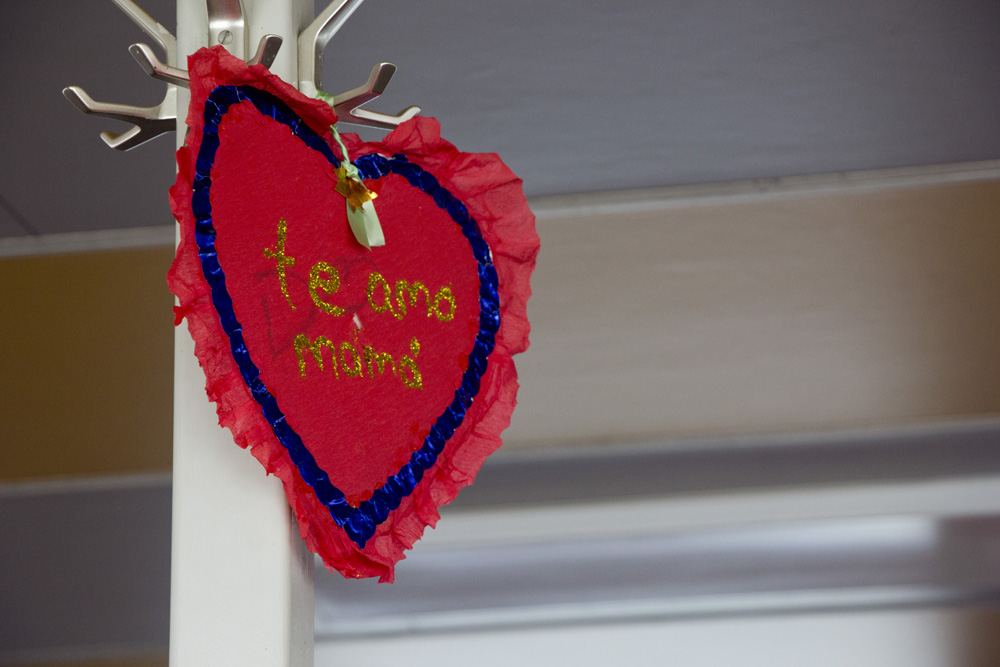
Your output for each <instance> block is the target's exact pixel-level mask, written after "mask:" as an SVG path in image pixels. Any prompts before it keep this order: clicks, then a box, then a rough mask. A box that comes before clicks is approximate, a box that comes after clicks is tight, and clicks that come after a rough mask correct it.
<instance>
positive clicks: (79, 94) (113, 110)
mask: <svg viewBox="0 0 1000 667" xmlns="http://www.w3.org/2000/svg"><path fill="white" fill-rule="evenodd" d="M63 95H65V96H66V99H68V100H69V101H70V102H72V103H73V106H75V107H76V108H77V109H79V110H80V111H82V112H83V113H85V114H87V115H91V116H98V117H100V118H110V119H112V120H123V121H125V122H126V123H132V124H133V127H132V128H130V129H128V130H126V131H125V132H122V133H121V134H118V133H115V132H101V139H103V140H104V143H106V144H107V145H108V146H111V148H114V149H115V150H119V151H127V150H129V149H130V148H135V147H136V146H138V145H140V144H144V143H146V142H147V141H149V140H150V139H155V138H156V137H158V136H160V135H161V134H165V133H167V132H173V131H174V130H175V129H176V127H177V119H176V117H175V116H174V114H173V113H172V112H169V111H167V110H168V109H172V108H173V107H174V100H175V99H176V96H177V91H176V90H175V89H174V88H170V89H168V90H167V96H166V97H165V98H164V100H163V102H161V103H160V104H159V105H157V106H155V107H134V106H130V105H127V104H108V103H106V102H96V101H94V99H93V98H91V97H90V95H88V94H87V93H86V92H84V90H83V89H82V88H80V87H78V86H69V87H67V88H64V89H63Z"/></svg>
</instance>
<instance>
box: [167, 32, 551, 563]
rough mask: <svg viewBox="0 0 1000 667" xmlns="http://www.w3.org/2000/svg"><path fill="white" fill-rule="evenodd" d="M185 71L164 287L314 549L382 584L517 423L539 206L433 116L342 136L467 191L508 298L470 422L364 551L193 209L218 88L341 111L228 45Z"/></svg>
mask: <svg viewBox="0 0 1000 667" xmlns="http://www.w3.org/2000/svg"><path fill="white" fill-rule="evenodd" d="M188 72H189V73H190V75H191V98H192V103H191V106H190V110H189V115H188V119H187V124H188V126H189V128H190V130H189V133H188V136H187V139H186V141H185V145H184V146H183V147H182V148H180V150H178V151H177V165H178V176H177V181H176V183H175V184H174V186H173V187H172V188H171V189H170V205H171V209H172V210H173V213H174V216H175V217H176V218H177V220H178V223H179V224H180V231H181V240H180V244H179V245H178V248H177V256H176V258H175V259H174V262H173V264H172V266H171V267H170V271H169V272H168V274H167V284H168V285H169V287H170V290H171V291H172V292H173V293H174V294H175V295H176V296H177V299H178V302H179V304H180V305H178V306H177V307H176V308H175V315H176V321H175V323H176V324H180V322H181V320H182V319H185V318H186V319H187V321H188V330H189V331H190V333H191V337H192V338H193V339H194V342H195V354H196V356H197V357H198V361H199V363H200V364H201V367H202V369H204V371H205V377H206V386H205V390H206V393H207V394H208V396H209V398H210V399H211V400H212V401H214V402H215V404H216V411H217V413H218V416H219V423H220V424H221V425H222V426H224V427H226V428H228V429H230V430H231V431H232V433H233V437H234V439H235V441H236V443H237V444H238V445H239V446H240V447H243V448H248V447H249V449H250V451H251V453H252V454H253V455H254V456H255V457H256V458H257V460H258V461H260V463H261V464H262V465H263V466H264V469H265V470H266V472H268V473H270V474H274V475H276V476H277V477H278V478H280V479H281V481H282V483H283V484H284V488H285V495H286V496H287V497H288V502H289V504H290V505H291V507H292V509H293V510H294V512H295V516H296V518H297V519H298V524H299V532H300V533H301V535H302V538H303V539H304V540H305V541H306V544H307V545H308V546H309V548H310V549H311V550H312V551H314V552H315V553H317V554H319V555H320V556H321V557H322V559H323V562H324V563H326V565H327V567H329V568H331V569H335V570H337V571H339V572H341V573H342V574H343V575H344V576H347V577H375V576H377V577H379V578H380V581H383V582H391V581H392V580H393V576H394V567H395V564H396V563H397V562H398V561H399V560H401V559H403V558H405V554H404V552H405V551H406V550H407V549H410V548H411V547H412V546H413V544H414V543H415V542H416V541H417V540H418V539H420V536H421V535H422V533H423V531H424V528H425V527H427V526H431V527H433V526H434V525H435V524H436V523H437V520H438V518H439V516H440V515H439V514H438V508H439V507H440V506H442V505H444V504H445V503H448V502H450V501H451V500H453V499H454V498H455V496H456V495H458V492H459V490H460V489H461V488H462V487H463V486H465V485H467V484H471V483H472V481H473V479H474V478H475V476H476V473H477V472H478V471H479V468H480V467H481V466H482V464H483V462H484V461H485V460H486V457H488V456H489V455H490V454H491V453H493V452H494V451H495V450H496V449H497V448H498V447H499V446H500V444H501V440H500V434H501V432H502V431H503V430H504V429H505V428H506V427H507V426H508V425H509V424H510V418H511V414H512V413H513V411H514V406H515V405H516V403H517V398H516V397H517V389H518V384H517V372H516V370H515V368H514V362H513V359H512V358H511V357H512V355H514V354H517V353H518V352H522V351H524V350H525V349H527V347H528V333H529V328H530V327H529V324H528V318H527V312H526V306H527V301H528V297H529V296H530V295H531V288H530V284H529V280H530V276H531V272H532V270H533V269H534V266H535V256H536V255H537V253H538V248H539V240H538V235H537V234H536V233H535V219H534V215H533V214H532V213H531V211H530V210H529V209H528V204H527V200H526V199H525V197H524V194H523V191H522V187H521V180H520V179H519V178H517V177H516V176H515V175H514V173H513V172H512V171H511V170H510V169H509V168H508V167H507V166H506V165H504V164H503V162H501V161H500V158H499V157H498V156H497V155H495V154H477V153H462V152H459V151H458V150H457V149H456V148H455V147H454V146H453V145H452V144H450V143H448V142H447V141H445V140H444V139H442V138H441V132H440V125H439V123H438V122H437V121H436V120H435V119H433V118H426V117H417V118H414V119H413V120H410V121H407V122H406V123H404V124H402V125H400V126H399V128H397V129H396V130H394V131H392V132H390V133H389V134H388V135H387V136H386V137H385V138H384V139H383V140H382V141H381V142H372V143H364V142H362V141H361V140H360V139H359V138H358V137H357V135H354V134H345V135H343V139H344V142H345V144H346V145H347V148H348V151H349V153H350V154H351V155H352V156H358V155H363V154H366V153H372V152H378V153H381V154H383V155H386V156H391V155H393V154H396V153H405V154H406V155H407V157H408V159H409V160H410V161H411V162H414V163H416V164H418V165H420V166H421V167H422V168H423V169H424V170H426V171H427V172H429V173H431V174H433V175H434V176H435V177H436V178H437V179H438V181H439V182H440V183H441V185H443V186H444V187H445V188H446V189H448V190H449V191H451V192H452V193H453V194H455V195H456V196H457V197H459V199H461V200H462V202H463V203H464V204H465V205H466V207H467V208H468V209H469V212H470V213H471V214H472V216H473V217H474V218H475V219H476V221H477V222H478V223H479V227H480V230H481V232H482V235H483V238H484V239H485V240H486V241H487V243H489V245H490V248H491V249H492V252H493V263H494V266H495V267H496V269H497V274H498V277H499V287H500V304H501V310H500V312H501V316H500V322H501V324H500V330H499V332H498V333H497V336H496V346H495V347H494V349H493V352H492V353H491V354H490V357H489V364H488V367H487V370H486V372H485V374H484V375H483V377H482V380H481V382H480V390H479V394H478V395H477V397H476V399H475V401H474V402H473V404H472V406H471V407H470V408H469V410H468V411H467V413H466V416H465V420H464V422H463V424H462V427H461V428H460V429H458V430H457V431H456V432H455V435H454V436H452V439H451V440H450V441H449V442H448V444H447V445H446V447H445V449H444V451H443V452H442V453H441V455H440V456H439V457H438V460H437V463H436V464H435V465H434V466H433V467H432V468H431V469H430V470H428V471H427V472H426V473H425V474H424V477H423V479H422V480H421V482H420V483H419V484H418V485H417V487H416V489H415V490H414V491H413V493H412V494H410V495H409V496H407V497H405V498H404V499H403V501H402V503H401V504H400V506H399V508H398V509H396V510H395V511H393V512H392V513H391V514H390V516H389V518H388V519H387V520H386V521H385V522H384V523H382V524H381V525H380V526H379V527H378V528H377V530H376V532H375V535H374V536H373V537H372V538H371V539H370V540H369V541H368V543H367V545H366V546H365V548H364V549H359V548H358V547H357V545H356V544H354V543H353V542H352V541H351V540H350V539H349V538H348V537H347V535H346V534H345V533H344V531H343V530H342V529H341V528H340V527H339V526H337V525H336V523H335V522H334V521H333V519H332V518H331V516H330V513H329V511H328V510H327V508H326V507H324V506H323V505H322V504H321V503H320V502H319V501H318V500H317V499H316V496H315V494H314V493H313V490H312V488H311V487H309V486H308V485H307V484H306V483H305V482H304V481H303V479H302V478H301V476H300V475H299V472H298V470H297V468H296V467H295V465H294V464H293V463H292V461H291V458H290V457H289V455H288V452H287V451H286V450H285V448H284V447H283V446H282V444H281V443H280V442H279V441H278V439H277V438H276V437H275V435H274V433H273V432H272V430H271V427H270V425H269V424H268V423H267V421H266V419H265V418H264V416H263V414H262V413H261V410H260V406H259V405H258V404H257V403H256V401H254V399H253V397H252V396H251V394H250V391H249V389H248V388H247V386H246V384H245V383H244V381H243V378H242V376H241V375H240V372H239V369H238V368H237V366H236V362H235V361H234V360H233V357H232V354H231V352H230V349H229V340H228V338H227V337H226V334H225V332H224V331H223V329H222V325H221V324H220V322H219V316H218V314H217V313H216V311H215V307H214V306H213V304H212V297H211V292H210V288H209V285H208V283H207V282H206V280H205V278H204V276H203V274H202V270H201V262H200V259H199V257H198V248H197V245H196V242H195V238H194V233H195V217H194V212H193V211H192V208H191V195H192V179H193V176H194V173H195V160H196V158H197V151H198V147H199V146H200V144H201V138H202V130H203V127H204V118H203V116H202V114H203V108H204V103H205V100H206V98H207V97H208V95H209V93H211V91H212V90H213V89H214V88H215V87H216V86H218V85H252V86H255V87H257V88H260V89H262V90H266V91H268V92H270V93H272V94H274V95H276V96H278V97H280V98H281V99H282V100H284V101H285V102H286V103H287V104H288V105H289V106H290V107H291V108H292V110H293V111H295V112H296V113H297V114H298V115H299V116H300V117H301V118H302V119H303V120H304V121H305V122H306V123H307V124H308V125H309V127H310V128H312V130H313V131H314V132H316V133H317V134H319V135H320V136H323V137H325V138H329V134H330V132H329V126H330V125H331V124H332V123H334V122H336V116H334V114H333V112H332V110H331V109H330V107H329V106H328V105H327V104H325V103H324V102H321V101H318V100H314V99H311V98H308V97H305V96H304V95H302V94H300V93H299V92H298V91H297V90H295V89H294V88H292V87H291V86H290V85H288V84H286V83H285V82H284V81H282V80H281V79H279V78H278V77H276V76H274V75H272V74H271V73H270V72H269V71H268V70H267V69H266V68H264V67H262V66H260V65H255V66H251V67H247V66H246V65H245V64H244V63H243V62H242V61H241V60H238V59H237V58H234V57H232V56H230V55H229V54H228V53H227V52H226V51H225V50H224V49H223V48H222V47H215V48H213V49H202V50H201V51H198V52H197V53H195V54H194V55H193V56H191V57H190V58H189V61H188ZM278 400H279V402H280V397H278ZM306 445H307V446H308V443H306Z"/></svg>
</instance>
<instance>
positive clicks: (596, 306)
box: [0, 182, 1000, 479]
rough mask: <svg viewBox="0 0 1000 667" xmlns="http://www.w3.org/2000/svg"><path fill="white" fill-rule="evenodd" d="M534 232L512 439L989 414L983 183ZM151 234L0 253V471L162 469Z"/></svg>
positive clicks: (986, 193)
mask: <svg viewBox="0 0 1000 667" xmlns="http://www.w3.org/2000/svg"><path fill="white" fill-rule="evenodd" d="M539 231H540V234H541V236H542V243H543V246H542V254H541V256H540V258H539V264H538V270H537V272H536V274H535V278H534V281H533V285H534V297H533V299H532V303H531V306H530V313H531V317H532V323H533V331H532V349H531V350H530V351H529V352H528V353H527V354H526V355H524V356H523V357H521V358H520V359H519V361H518V368H519V372H520V377H521V383H522V388H521V393H520V406H519V408H518V411H517V412H516V413H515V415H514V422H513V424H512V426H511V428H510V429H509V430H508V431H507V433H506V438H505V440H506V442H507V444H508V446H509V447H511V448H524V447H532V446H538V445H555V444H577V443H580V444H583V443H605V442H618V441H635V440H643V439H675V438H690V437H702V436H719V435H723V436H724V435H728V434H743V433H767V432H776V431H814V430H821V429H835V428H845V427H866V426H885V425H897V424H904V423H912V422H925V421H935V420H941V419H950V418H962V417H970V416H973V417H981V416H994V415H997V414H1000V337H998V335H997V333H996V332H997V331H998V328H1000V299H998V298H997V296H998V295H1000V259H998V257H1000V182H985V183H973V184H968V183H966V184H955V185H942V186H934V187H921V188H903V189H895V190H884V191H877V192H866V193H858V192H851V193H842V194H826V195H809V196H805V195H802V196H797V197H788V198H784V199H774V200H770V201H756V202H749V203H747V202H741V203H730V204H715V205H702V206H685V207H676V208H669V207H668V208H665V209H663V210H658V211H652V212H645V213H621V214H618V215H594V216H582V217H575V218H573V219H547V220H543V221H541V222H540V223H539ZM171 255H172V250H171V249H170V248H166V247H164V248H157V249H143V250H127V251H125V250H123V251H117V252H103V253H89V254H74V255H56V256H46V257H33V258H20V259H7V260H3V261H0V280H2V285H3V287H2V290H0V341H2V348H3V352H2V354H0V373H2V376H3V377H4V378H5V381H4V383H3V384H2V385H0V387H2V389H0V428H2V433H3V434H2V436H0V443H2V448H3V454H4V457H3V463H2V465H0V479H28V478H35V477H42V476H52V475H79V474H108V473H118V472H135V471H140V472H142V471H166V470H169V467H170V430H171V410H172V408H171V375H172V362H171V354H172V329H173V327H172V326H171V323H172V313H171V309H170V308H171V297H170V295H169V293H168V292H167V290H166V287H165V283H164V274H165V272H166V269H167V267H168V266H169V263H170V258H171Z"/></svg>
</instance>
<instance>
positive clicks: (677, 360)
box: [505, 182, 1000, 447]
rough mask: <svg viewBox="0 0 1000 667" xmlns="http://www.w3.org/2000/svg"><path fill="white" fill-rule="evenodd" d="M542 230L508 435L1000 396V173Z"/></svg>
mask: <svg viewBox="0 0 1000 667" xmlns="http://www.w3.org/2000/svg"><path fill="white" fill-rule="evenodd" d="M539 230H540V234H541V237H542V253H541V256H540V257H539V263H538V270H537V273H536V274H535V278H534V281H533V287H534V297H533V300H532V302H531V304H530V316H531V318H532V324H533V329H532V349H531V350H530V351H529V352H528V353H527V354H526V355H525V356H524V357H523V358H522V359H521V361H520V362H519V364H518V367H519V370H520V378H521V382H522V388H521V393H520V395H519V398H520V406H519V408H518V411H517V412H516V413H515V415H514V422H513V425H512V427H511V429H510V430H509V431H508V432H507V436H506V438H505V440H506V441H507V443H508V445H510V446H513V447H526V446H530V445H535V444H539V443H568V444H572V443H593V442H614V441H620V440H637V439H645V438H657V439H659V438H688V437H700V436H716V435H725V434H735V433H747V432H751V433H753V432H773V431H800V430H803V431H804V430H816V429H833V428H842V427H861V426H872V425H887V424H899V423H910V422H921V421H930V420H939V419H949V418H953V417H966V416H984V415H995V414H997V413H998V412H1000V335H998V330H1000V182H984V183H972V184H968V183H967V184H955V185H942V186H934V187H922V188H909V189H895V190H884V191H870V192H862V193H859V192H850V193H843V194H827V195H809V196H805V195H800V196H797V197H786V198H784V199H774V200H770V201H757V202H752V203H731V204H724V205H705V206H694V207H684V208H673V209H666V210H661V211H656V212H648V213H621V214H617V215H595V216H590V217H580V218H576V219H572V220H568V219H567V220H544V221H542V222H540V224H539Z"/></svg>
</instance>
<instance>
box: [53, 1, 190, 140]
mask: <svg viewBox="0 0 1000 667" xmlns="http://www.w3.org/2000/svg"><path fill="white" fill-rule="evenodd" d="M113 2H114V3H115V4H116V5H117V6H118V8H119V9H120V10H121V11H122V12H124V13H125V15H126V16H128V17H129V18H130V19H132V22H133V23H135V24H136V25H137V26H139V27H140V28H141V29H142V31H143V32H145V33H146V34H147V35H149V37H150V38H151V39H152V40H153V41H155V42H156V44H158V45H159V46H160V48H162V49H163V51H164V53H165V54H166V57H167V61H168V62H173V61H174V60H176V59H177V39H176V38H175V37H174V35H173V34H172V33H171V32H170V31H169V30H167V29H166V28H164V27H163V26H162V25H161V24H160V23H158V22H157V21H156V20H155V19H153V17H151V16H150V15H149V14H147V13H146V12H145V11H144V10H143V9H142V8H141V7H139V5H137V4H136V3H135V2H133V1H132V0H113ZM146 48H149V47H146ZM151 53H152V52H151ZM154 57H155V56H154ZM63 95H64V96H65V97H66V99H68V100H69V101H70V102H72V103H73V105H74V106H75V107H76V108H77V109H79V110H80V111H82V112H83V113H85V114H90V115H93V116H100V117H102V118H112V119H114V120H123V121H125V122H127V123H132V124H133V125H134V127H132V128H130V129H128V130H126V131H125V132H122V133H121V134H117V133H115V132H102V133H101V139H103V140H104V143H106V144H107V145H108V146H111V147H112V148H114V149H116V150H120V151H127V150H129V149H130V148H135V147H136V146H139V145H140V144H144V143H146V142H147V141H149V140H150V139H154V138H156V137H158V136H160V135H161V134H163V133H165V132H169V131H171V130H173V129H175V123H176V120H177V111H176V107H177V102H176V100H177V91H176V90H175V89H174V88H172V87H171V86H167V92H166V94H165V95H164V96H163V101H161V102H160V103H159V104H158V105H157V106H155V107H134V106H129V105H126V104H108V103H105V102H96V101H94V99H93V98H92V97H90V95H88V94H87V93H86V92H85V91H84V90H83V89H82V88H79V87H77V86H69V87H67V88H64V89H63Z"/></svg>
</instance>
